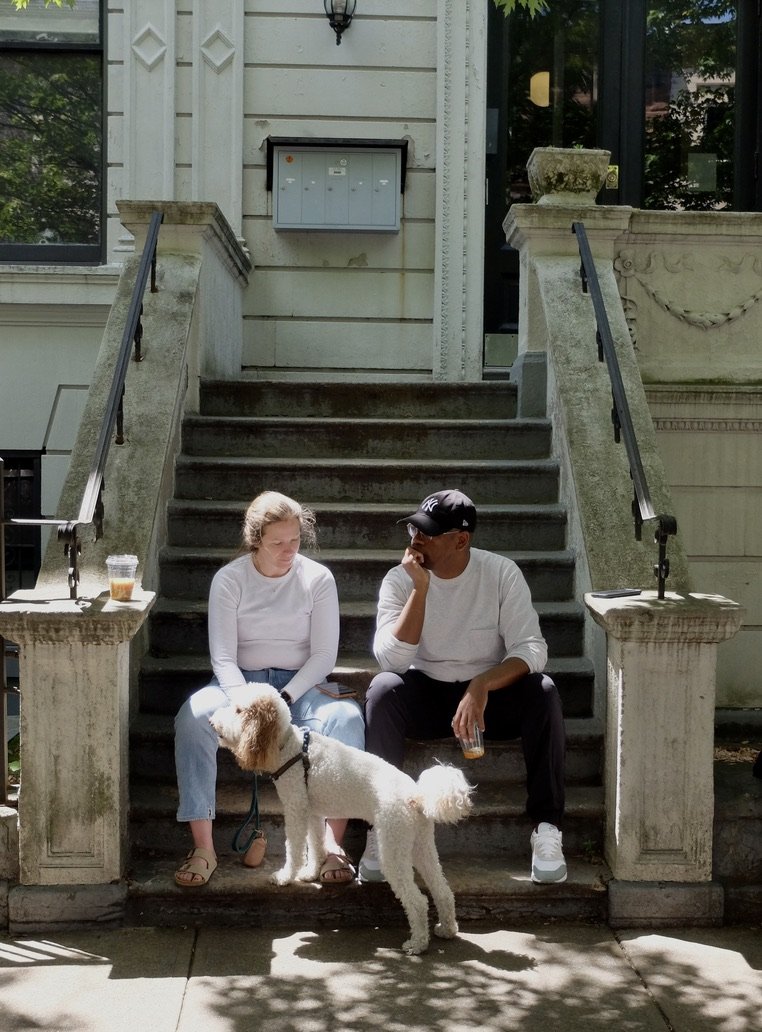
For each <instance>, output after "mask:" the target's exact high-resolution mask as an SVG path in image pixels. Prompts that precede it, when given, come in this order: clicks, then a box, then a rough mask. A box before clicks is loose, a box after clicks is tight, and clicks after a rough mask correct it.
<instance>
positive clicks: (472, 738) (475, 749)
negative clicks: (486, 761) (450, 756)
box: [458, 724, 484, 760]
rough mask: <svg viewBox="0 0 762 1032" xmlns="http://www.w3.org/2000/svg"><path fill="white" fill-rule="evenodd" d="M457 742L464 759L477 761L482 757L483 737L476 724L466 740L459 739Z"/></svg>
mask: <svg viewBox="0 0 762 1032" xmlns="http://www.w3.org/2000/svg"><path fill="white" fill-rule="evenodd" d="M458 741H459V742H460V747H461V749H462V750H463V756H464V757H465V759H467V760H478V759H480V758H481V757H482V756H484V735H483V734H482V732H481V730H480V728H479V726H478V725H477V724H474V726H473V728H472V730H471V734H470V735H469V737H468V738H459V739H458Z"/></svg>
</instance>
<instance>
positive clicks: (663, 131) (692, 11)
mask: <svg viewBox="0 0 762 1032" xmlns="http://www.w3.org/2000/svg"><path fill="white" fill-rule="evenodd" d="M647 18H648V20H647V28H646V76H645V88H646V89H645V115H646V142H645V174H644V186H645V194H644V207H646V208H667V209H671V210H681V209H692V210H711V209H721V208H728V207H730V206H731V203H732V199H733V160H732V159H733V140H734V132H735V107H734V100H735V96H734V94H735V66H736V5H735V3H733V2H728V0H694V2H693V3H684V2H683V3H681V2H676V0H661V2H657V3H650V4H649V7H648V15H647Z"/></svg>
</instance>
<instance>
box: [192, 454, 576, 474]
mask: <svg viewBox="0 0 762 1032" xmlns="http://www.w3.org/2000/svg"><path fill="white" fill-rule="evenodd" d="M177 463H178V465H183V466H196V465H199V466H221V467H234V466H241V465H245V466H253V467H259V466H288V467H290V466H293V465H296V464H299V463H302V464H304V465H307V466H309V467H310V468H313V467H317V468H318V469H329V470H335V469H340V468H344V469H349V468H354V467H359V468H361V469H368V467H371V466H372V467H386V468H390V469H397V468H400V469H411V470H414V471H416V472H418V471H420V467H421V460H420V459H419V458H414V459H377V458H367V457H364V456H358V457H357V458H351V459H348V458H333V457H331V458H325V459H322V458H319V457H315V458H313V457H309V458H283V457H281V456H277V455H274V456H272V457H267V458H262V457H259V456H248V455H247V456H229V455H188V454H186V453H185V452H183V453H181V454H180V455H178V457H177ZM426 467H427V470H428V471H430V474H433V473H434V472H435V471H436V470H438V469H443V470H451V469H452V468H453V467H457V468H458V469H462V470H464V471H468V470H488V471H489V470H535V469H539V470H543V471H549V470H552V471H554V472H557V471H558V460H557V459H554V458H547V459H495V458H489V459H460V458H458V459H431V458H427V459H426ZM430 479H432V480H433V479H435V478H434V477H433V475H431V476H430Z"/></svg>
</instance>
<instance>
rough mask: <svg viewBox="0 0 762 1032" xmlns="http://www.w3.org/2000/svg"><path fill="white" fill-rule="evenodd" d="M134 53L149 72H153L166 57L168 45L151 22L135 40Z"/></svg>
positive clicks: (133, 42)
mask: <svg viewBox="0 0 762 1032" xmlns="http://www.w3.org/2000/svg"><path fill="white" fill-rule="evenodd" d="M132 52H133V54H134V55H135V57H137V59H138V60H139V61H140V63H141V64H142V65H143V66H144V67H145V68H147V69H148V71H149V72H152V71H153V70H154V68H155V67H156V66H157V65H158V64H159V62H160V61H162V60H163V59H164V57H165V56H166V53H167V43H166V40H165V39H164V37H163V36H162V35H161V33H160V32H158V30H157V29H155V28H154V27H153V25H151V23H150V22H149V23H148V24H147V25H145V26H144V27H143V28H142V29H141V30H140V32H138V34H137V35H136V36H135V38H134V39H133V41H132Z"/></svg>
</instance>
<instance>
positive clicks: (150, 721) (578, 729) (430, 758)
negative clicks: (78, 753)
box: [130, 713, 602, 813]
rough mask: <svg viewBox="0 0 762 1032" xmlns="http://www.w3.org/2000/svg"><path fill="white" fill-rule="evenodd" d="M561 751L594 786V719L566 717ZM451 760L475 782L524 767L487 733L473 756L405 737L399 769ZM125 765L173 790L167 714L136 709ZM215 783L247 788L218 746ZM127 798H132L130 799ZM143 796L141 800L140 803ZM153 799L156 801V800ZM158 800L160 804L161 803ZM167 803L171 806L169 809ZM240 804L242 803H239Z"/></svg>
mask: <svg viewBox="0 0 762 1032" xmlns="http://www.w3.org/2000/svg"><path fill="white" fill-rule="evenodd" d="M566 734H567V752H566V782H567V784H568V785H570V786H571V785H574V786H595V785H599V784H600V780H601V747H602V732H601V727H600V725H599V723H598V722H596V721H594V720H587V719H582V718H580V719H568V720H567V721H566ZM438 762H442V763H451V764H454V765H455V766H458V767H460V768H461V769H462V770H463V771H464V772H465V773H466V776H467V777H468V778H469V780H471V781H473V782H474V783H475V784H479V785H480V786H482V787H484V786H495V785H497V786H500V785H505V784H513V785H521V784H523V783H524V779H525V776H526V768H525V765H524V759H523V755H522V751H521V743H520V741H519V740H518V739H517V740H514V741H508V742H499V741H494V740H492V739H488V741H487V748H486V751H485V755H484V757H483V758H482V759H480V760H479V761H466V760H464V759H463V756H462V754H461V751H460V747H459V746H458V744H457V742H456V741H455V740H454V739H450V738H448V739H435V740H433V741H430V742H418V741H415V742H413V741H411V742H408V744H407V750H406V756H405V768H404V769H405V771H406V772H407V773H408V774H410V776H411V777H413V778H417V777H418V775H419V774H420V772H421V771H422V770H423V769H424V768H425V767H431V766H432V765H434V764H435V763H438ZM130 771H131V774H132V778H133V784H134V785H135V786H136V790H137V791H138V792H140V791H141V788H140V786H141V785H144V786H145V785H148V786H150V789H149V790H150V791H153V790H154V788H155V787H156V786H159V785H169V786H171V787H172V789H173V790H174V785H175V761H174V726H173V718H172V716H169V715H165V714H162V715H159V714H146V713H142V714H138V715H137V716H136V717H135V718H133V721H132V724H131V727H130ZM217 783H218V785H219V786H221V787H224V786H230V787H231V788H232V789H234V790H236V791H238V792H240V793H243V797H245V796H246V794H247V793H248V792H249V790H250V786H251V775H250V774H248V773H245V772H244V771H242V770H241V769H240V768H239V767H238V766H237V765H236V763H235V761H234V759H233V756H232V753H231V752H230V751H229V750H227V749H220V750H219V752H218V754H217ZM136 798H138V797H134V798H133V804H135V803H136ZM146 802H147V801H146V800H145V799H143V804H144V805H145V804H146ZM157 805H158V802H157ZM162 805H163V804H162ZM174 805H175V803H174V802H173V804H172V812H174ZM241 807H243V809H241ZM247 809H248V800H247V799H246V798H239V799H237V800H236V803H235V808H234V809H233V812H235V813H245V812H246V810H247Z"/></svg>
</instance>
